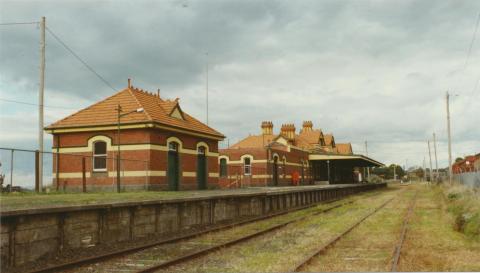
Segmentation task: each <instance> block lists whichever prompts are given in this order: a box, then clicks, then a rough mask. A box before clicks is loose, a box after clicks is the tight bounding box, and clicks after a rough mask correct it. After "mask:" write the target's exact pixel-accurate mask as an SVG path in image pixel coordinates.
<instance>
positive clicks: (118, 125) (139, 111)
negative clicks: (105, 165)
mask: <svg viewBox="0 0 480 273" xmlns="http://www.w3.org/2000/svg"><path fill="white" fill-rule="evenodd" d="M115 110H117V192H120V118H121V117H124V116H126V115H129V114H131V113H142V112H143V108H138V109H135V110H133V111H130V112H127V113H123V114H122V106H120V104H118V105H117V108H116V109H115Z"/></svg>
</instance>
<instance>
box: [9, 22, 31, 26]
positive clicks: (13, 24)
mask: <svg viewBox="0 0 480 273" xmlns="http://www.w3.org/2000/svg"><path fill="white" fill-rule="evenodd" d="M39 23H40V22H11V23H0V26H15V25H36V24H39Z"/></svg>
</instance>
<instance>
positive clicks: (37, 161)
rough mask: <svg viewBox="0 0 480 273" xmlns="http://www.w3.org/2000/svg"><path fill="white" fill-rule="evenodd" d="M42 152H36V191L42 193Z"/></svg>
mask: <svg viewBox="0 0 480 273" xmlns="http://www.w3.org/2000/svg"><path fill="white" fill-rule="evenodd" d="M39 161H40V152H39V151H38V150H36V151H35V191H36V192H40V163H39Z"/></svg>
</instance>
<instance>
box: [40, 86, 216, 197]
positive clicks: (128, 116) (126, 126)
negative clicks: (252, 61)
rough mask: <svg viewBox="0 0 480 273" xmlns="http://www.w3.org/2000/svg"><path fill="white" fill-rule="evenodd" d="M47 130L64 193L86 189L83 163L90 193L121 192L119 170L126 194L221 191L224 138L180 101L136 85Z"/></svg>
mask: <svg viewBox="0 0 480 273" xmlns="http://www.w3.org/2000/svg"><path fill="white" fill-rule="evenodd" d="M118 109H120V111H119V110H118ZM119 114H120V115H122V116H121V118H120V119H119ZM118 125H120V126H119V127H118ZM45 130H46V131H47V132H48V133H51V134H52V135H53V151H54V152H57V153H58V157H54V159H53V160H54V164H53V177H54V184H55V185H56V186H58V187H60V188H65V189H72V190H74V189H78V188H79V187H81V186H82V181H83V172H82V158H85V159H84V160H85V165H86V166H85V169H86V183H87V187H88V188H89V189H105V190H111V189H115V185H116V183H117V181H119V180H117V170H120V175H121V188H122V189H145V188H148V189H170V190H183V189H206V188H211V187H216V186H217V185H218V163H217V162H218V160H217V159H218V141H220V140H223V139H224V136H223V135H222V134H221V133H219V132H218V131H216V130H214V129H212V128H210V127H209V126H207V125H205V124H203V123H202V122H200V121H198V120H197V119H195V118H194V117H192V116H190V115H188V114H187V113H185V112H184V111H183V110H182V108H181V107H180V103H179V100H178V99H175V100H165V99H162V98H161V97H160V94H159V93H157V94H153V93H149V92H147V91H144V90H142V89H138V88H135V87H133V86H131V84H130V80H129V83H128V87H127V88H126V89H123V90H121V91H119V92H117V93H116V94H114V95H112V96H110V97H108V98H106V99H104V100H102V101H100V102H98V103H95V104H93V105H91V106H89V107H87V108H85V109H83V110H80V111H79V112H77V113H74V114H72V115H70V116H68V117H66V118H64V119H62V120H60V121H57V122H55V123H53V124H51V125H49V126H48V127H46V128H45ZM119 132H120V133H119ZM118 149H120V154H119V153H118ZM119 155H120V166H117V161H116V158H117V157H118V156H119Z"/></svg>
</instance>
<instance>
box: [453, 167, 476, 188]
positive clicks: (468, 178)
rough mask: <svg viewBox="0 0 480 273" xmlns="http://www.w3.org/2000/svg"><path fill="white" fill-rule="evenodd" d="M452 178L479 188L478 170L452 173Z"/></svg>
mask: <svg viewBox="0 0 480 273" xmlns="http://www.w3.org/2000/svg"><path fill="white" fill-rule="evenodd" d="M453 180H455V181H457V182H459V183H461V184H463V185H465V186H469V187H478V188H480V170H478V171H472V172H465V173H457V174H454V175H453Z"/></svg>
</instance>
